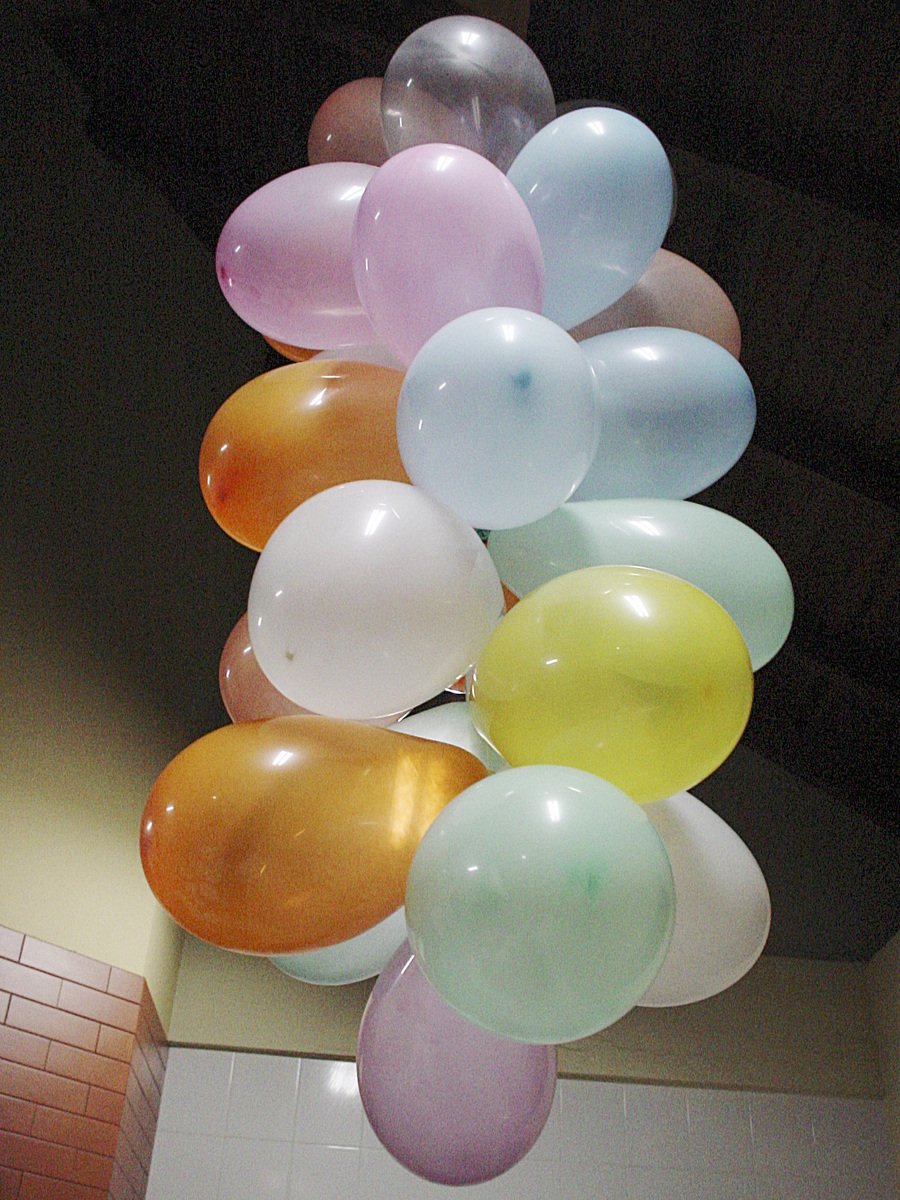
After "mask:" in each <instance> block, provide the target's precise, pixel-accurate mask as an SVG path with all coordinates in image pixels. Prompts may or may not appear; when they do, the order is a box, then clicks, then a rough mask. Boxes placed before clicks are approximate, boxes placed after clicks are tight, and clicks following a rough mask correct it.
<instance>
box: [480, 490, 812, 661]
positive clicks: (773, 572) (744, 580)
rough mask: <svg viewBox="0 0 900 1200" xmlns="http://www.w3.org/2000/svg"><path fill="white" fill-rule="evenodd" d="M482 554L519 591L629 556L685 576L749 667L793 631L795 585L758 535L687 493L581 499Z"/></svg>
mask: <svg viewBox="0 0 900 1200" xmlns="http://www.w3.org/2000/svg"><path fill="white" fill-rule="evenodd" d="M488 552H489V553H490V555H491V558H492V559H493V560H494V564H495V566H496V567H497V572H498V574H499V575H500V578H501V579H502V580H503V582H504V583H505V584H506V585H507V587H509V588H511V589H512V590H513V591H514V592H515V593H516V594H517V595H518V596H524V595H527V594H528V592H531V591H533V590H534V589H535V588H536V587H539V586H540V585H541V584H542V583H546V582H548V580H550V579H555V578H556V577H557V576H559V575H565V574H567V573H568V572H569V571H578V570H580V569H581V568H582V567H599V566H607V565H611V564H614V563H628V564H630V565H633V566H637V567H650V568H652V569H653V570H656V571H665V572H667V573H668V574H670V575H677V576H679V577H680V578H681V579H686V580H687V581H688V583H692V584H693V585H694V586H695V587H698V588H700V589H701V591H704V592H706V593H707V595H709V596H712V598H713V599H714V600H716V601H718V603H719V604H721V605H722V607H723V608H724V609H725V611H726V612H727V613H728V614H729V616H730V617H731V619H732V620H733V621H734V623H735V624H736V625H737V627H738V629H740V631H741V635H742V636H743V638H744V641H745V642H746V643H747V649H748V650H749V651H750V661H751V663H752V665H753V669H754V670H758V669H759V668H760V667H761V666H763V665H764V664H765V663H767V662H768V661H769V659H770V658H772V657H773V656H774V655H775V654H777V653H778V651H779V650H780V649H781V647H782V646H783V645H784V642H785V639H786V638H787V635H788V633H789V632H790V628H791V622H792V621H793V618H794V590H793V588H792V586H791V580H790V576H789V575H788V573H787V570H786V568H785V565H784V563H783V562H782V561H781V559H780V558H779V557H778V555H777V554H776V553H775V551H774V550H773V549H772V547H771V546H770V545H769V543H768V542H767V541H765V539H764V538H761V537H760V536H759V534H758V533H756V532H754V530H752V529H750V528H749V527H748V526H747V525H744V524H742V523H741V522H740V521H737V520H735V519H734V517H729V516H728V515H727V514H726V513H722V512H718V511H717V510H716V509H714V508H706V507H704V506H703V505H702V504H692V503H691V502H690V501H688V500H660V499H650V500H588V501H582V502H578V501H572V502H570V503H569V504H564V505H563V506H562V507H561V508H559V509H557V511H556V512H553V513H550V515H549V516H547V517H544V518H543V520H541V521H536V522H535V523H534V524H533V525H525V526H523V527H522V528H521V529H509V530H498V531H497V532H496V533H492V534H491V535H490V537H489V538H488Z"/></svg>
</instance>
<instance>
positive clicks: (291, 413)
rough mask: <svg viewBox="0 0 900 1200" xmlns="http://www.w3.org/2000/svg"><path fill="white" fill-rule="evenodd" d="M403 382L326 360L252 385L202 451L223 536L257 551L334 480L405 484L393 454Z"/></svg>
mask: <svg viewBox="0 0 900 1200" xmlns="http://www.w3.org/2000/svg"><path fill="white" fill-rule="evenodd" d="M402 382H403V376H402V375H401V374H400V372H399V371H392V370H390V369H389V368H387V367H376V366H373V365H371V364H370V363H360V362H347V361H342V360H325V361H315V362H307V363H295V364H294V365H293V366H287V367H279V368H278V369H277V370H274V371H268V372H266V374H265V375H259V376H258V377H257V378H256V379H251V380H250V382H249V383H245V384H244V386H243V387H242V388H239V389H238V390H237V391H236V392H235V393H234V395H233V396H231V397H230V398H229V399H228V400H226V401H225V403H224V404H223V405H222V407H221V408H220V409H219V411H218V412H217V413H216V415H215V416H214V417H213V419H212V421H211V422H210V424H209V428H208V429H207V431H206V435H205V437H204V438H203V444H202V446H201V447H200V490H201V491H202V493H203V499H204V500H205V501H206V505H207V508H208V509H209V511H210V512H211V513H212V515H213V517H214V518H215V519H216V521H217V522H218V523H219V525H221V527H222V528H223V529H224V530H225V532H226V533H228V534H230V535H231V537H233V538H234V539H235V540H236V541H238V542H241V543H242V544H243V545H245V546H250V547H251V548H252V549H253V550H261V549H262V548H263V546H264V545H265V544H266V542H267V541H268V539H269V537H270V535H271V533H272V531H273V530H274V529H275V527H276V526H277V525H278V524H280V522H281V521H283V520H284V518H285V517H286V516H287V515H288V513H290V512H292V511H293V510H294V509H295V508H296V507H297V505H298V504H302V503H303V501H304V500H308V499H309V498H310V496H314V495H316V494H317V493H318V492H323V491H325V490H326V489H327V488H330V487H334V486H335V485H336V484H339V483H349V482H352V481H353V480H357V479H395V480H398V481H399V482H401V483H407V482H408V478H407V475H406V471H405V470H404V469H403V463H402V461H401V459H400V451H399V450H398V448H397V400H398V397H399V395H400V385H401V384H402Z"/></svg>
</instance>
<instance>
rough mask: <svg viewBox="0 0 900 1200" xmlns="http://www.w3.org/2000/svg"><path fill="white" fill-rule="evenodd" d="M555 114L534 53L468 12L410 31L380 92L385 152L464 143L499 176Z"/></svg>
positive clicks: (547, 82)
mask: <svg viewBox="0 0 900 1200" xmlns="http://www.w3.org/2000/svg"><path fill="white" fill-rule="evenodd" d="M555 112H556V106H555V103H554V99H553V88H552V86H551V84H550V80H549V79H548V78H547V72H546V71H545V70H544V68H543V67H542V66H541V63H540V61H539V60H538V58H537V56H536V55H535V53H534V51H533V50H532V49H531V48H530V46H528V45H527V44H526V43H525V42H523V41H522V39H521V38H519V37H517V36H516V34H514V33H513V32H512V31H511V30H510V29H507V28H506V27H505V26H504V25H500V24H498V23H496V22H495V21H488V20H485V19H484V18H483V17H475V16H471V15H470V14H464V15H458V16H451V17H439V18H438V19H437V20H436V21H430V22H429V23H428V24H427V25H422V26H421V27H420V28H419V29H417V30H415V32H413V33H411V34H410V35H409V37H408V38H407V39H406V41H404V42H403V43H402V44H401V45H400V46H399V47H398V49H397V50H396V51H395V53H394V56H393V58H392V59H391V61H390V63H389V64H388V68H387V70H386V71H385V74H384V84H383V86H382V91H381V115H382V125H383V127H384V136H385V139H386V141H387V144H388V146H389V148H390V152H391V154H398V153H399V152H400V151H401V150H408V149H409V148H410V147H411V146H421V145H423V144H425V143H427V142H449V143H452V144H453V145H455V146H464V147H466V149H468V150H472V151H474V152H475V153H476V154H480V155H483V156H484V157H485V158H487V159H489V160H490V161H491V162H492V163H493V164H494V165H495V166H496V167H499V169H500V170H501V171H507V170H509V167H510V164H511V163H512V161H513V159H514V158H515V157H516V155H517V154H518V152H519V151H520V150H521V149H522V147H523V146H524V145H525V144H526V142H528V141H529V140H530V139H531V138H532V137H534V135H535V134H536V133H537V131H538V130H539V129H541V128H543V126H544V125H546V124H547V122H548V121H552V120H553V117H554V115H555Z"/></svg>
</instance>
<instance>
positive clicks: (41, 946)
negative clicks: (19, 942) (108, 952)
mask: <svg viewBox="0 0 900 1200" xmlns="http://www.w3.org/2000/svg"><path fill="white" fill-rule="evenodd" d="M19 962H21V963H22V964H23V965H24V966H26V967H35V968H36V969H37V970H38V971H47V972H49V973H50V974H51V975H58V976H59V977H60V978H61V979H71V980H72V981H73V982H75V983H83V984H84V985H85V987H90V988H97V989H98V991H101V992H105V991H106V985H107V984H108V983H109V971H110V968H109V967H108V966H107V965H106V963H102V962H97V960H96V959H95V958H85V956H84V955H83V954H76V953H75V951H74V950H63V948H62V946H51V945H50V943H49V942H39V941H38V940H37V938H32V937H27V938H26V939H25V945H24V946H23V947H22V953H21V955H20V957H19Z"/></svg>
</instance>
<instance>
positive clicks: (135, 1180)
mask: <svg viewBox="0 0 900 1200" xmlns="http://www.w3.org/2000/svg"><path fill="white" fill-rule="evenodd" d="M116 1166H117V1167H118V1168H119V1169H120V1170H121V1172H122V1174H123V1175H124V1176H125V1178H126V1179H127V1180H128V1182H129V1183H130V1184H131V1186H132V1187H133V1188H134V1190H135V1191H136V1192H137V1193H138V1194H139V1195H143V1194H144V1192H145V1191H146V1189H147V1172H146V1171H145V1170H144V1168H143V1167H142V1166H141V1164H140V1162H139V1161H138V1158H137V1155H136V1154H135V1153H134V1151H133V1150H132V1149H131V1147H130V1146H129V1144H128V1139H127V1138H125V1137H120V1138H119V1144H118V1146H117V1147H116Z"/></svg>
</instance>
